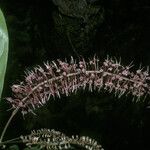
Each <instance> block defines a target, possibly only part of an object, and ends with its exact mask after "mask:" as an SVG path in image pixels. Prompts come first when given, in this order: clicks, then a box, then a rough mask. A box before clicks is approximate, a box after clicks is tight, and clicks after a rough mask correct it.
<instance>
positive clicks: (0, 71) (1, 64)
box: [0, 10, 8, 98]
mask: <svg viewBox="0 0 150 150" xmlns="http://www.w3.org/2000/svg"><path fill="white" fill-rule="evenodd" d="M7 57H8V32H7V27H6V22H5V18H4V16H3V13H2V11H1V10H0V98H1V94H2V90H3V84H4V77H5V72H6V65H7Z"/></svg>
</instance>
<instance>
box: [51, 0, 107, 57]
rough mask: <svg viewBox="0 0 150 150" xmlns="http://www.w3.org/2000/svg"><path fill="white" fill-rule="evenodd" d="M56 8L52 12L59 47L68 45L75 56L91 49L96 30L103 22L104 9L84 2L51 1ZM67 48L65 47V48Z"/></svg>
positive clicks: (84, 0) (80, 0)
mask: <svg viewBox="0 0 150 150" xmlns="http://www.w3.org/2000/svg"><path fill="white" fill-rule="evenodd" d="M53 2H54V4H55V5H56V6H57V7H58V10H57V9H56V10H55V11H53V19H54V27H55V30H56V32H55V35H57V37H58V36H59V37H62V36H63V38H59V37H58V40H59V41H60V42H58V40H57V42H58V43H60V44H61V45H64V46H65V45H70V47H69V48H70V49H72V50H73V51H74V53H75V54H76V55H79V54H80V55H81V54H85V53H86V52H88V50H89V49H93V42H94V40H95V34H96V31H97V28H98V26H99V25H100V24H102V22H103V20H104V9H103V7H102V6H100V5H94V4H91V3H88V2H87V1H86V0H72V1H67V0H59V1H57V0H53ZM66 48H67V47H66Z"/></svg>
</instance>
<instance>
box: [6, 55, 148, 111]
mask: <svg viewBox="0 0 150 150" xmlns="http://www.w3.org/2000/svg"><path fill="white" fill-rule="evenodd" d="M131 67H132V66H131V65H128V66H123V65H121V64H120V62H117V61H116V60H115V61H114V60H113V59H109V58H107V59H106V60H105V61H104V62H103V63H100V62H99V60H98V59H96V58H95V57H94V58H93V59H91V60H89V61H88V62H86V61H85V60H84V59H83V58H82V59H81V60H79V62H78V63H76V61H75V60H74V59H73V57H71V63H68V62H66V61H61V60H57V61H52V62H51V63H48V62H47V63H44V67H41V66H38V67H35V68H34V69H33V70H32V71H27V72H26V77H25V79H24V81H22V82H21V83H20V84H15V85H13V86H12V92H13V97H11V98H7V100H8V101H9V102H10V103H11V104H12V108H14V109H15V108H17V107H19V108H20V109H21V112H22V114H26V113H28V112H32V113H33V110H35V109H36V108H38V107H40V106H43V105H44V104H45V103H46V102H47V101H48V100H49V99H50V97H53V98H55V97H59V98H61V95H62V94H65V95H66V96H69V95H70V94H71V93H73V92H77V90H78V89H83V90H85V89H86V88H88V89H89V91H91V92H92V91H93V90H96V89H98V91H99V90H100V89H101V88H104V89H106V90H107V91H108V92H114V93H115V94H118V95H119V97H120V96H122V95H123V94H129V93H130V94H132V95H134V96H137V97H141V96H144V95H149V94H150V76H149V73H148V70H146V71H142V70H141V69H138V70H137V71H136V73H133V72H131V71H130V69H131Z"/></svg>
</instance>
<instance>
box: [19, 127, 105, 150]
mask: <svg viewBox="0 0 150 150" xmlns="http://www.w3.org/2000/svg"><path fill="white" fill-rule="evenodd" d="M20 138H21V140H22V142H23V143H25V144H26V145H27V146H28V147H32V146H35V145H36V146H38V147H39V148H40V149H43V148H44V149H47V150H50V149H53V150H62V149H70V148H73V147H74V146H75V145H78V146H80V147H83V148H85V149H87V150H104V149H103V148H102V146H101V145H98V143H97V142H96V141H95V140H93V139H91V138H89V137H85V136H81V137H79V136H77V135H76V136H72V137H68V136H66V135H65V134H63V133H61V132H59V131H55V130H49V129H40V130H37V131H34V130H33V131H32V132H31V134H29V135H26V136H21V137H20Z"/></svg>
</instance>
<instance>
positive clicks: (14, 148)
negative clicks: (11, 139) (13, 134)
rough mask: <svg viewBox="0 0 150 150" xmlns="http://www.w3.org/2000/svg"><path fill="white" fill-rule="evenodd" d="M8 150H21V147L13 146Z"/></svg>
mask: <svg viewBox="0 0 150 150" xmlns="http://www.w3.org/2000/svg"><path fill="white" fill-rule="evenodd" d="M7 150H19V147H18V146H17V145H12V146H10V147H9V148H8V149H7Z"/></svg>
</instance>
